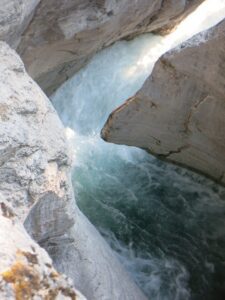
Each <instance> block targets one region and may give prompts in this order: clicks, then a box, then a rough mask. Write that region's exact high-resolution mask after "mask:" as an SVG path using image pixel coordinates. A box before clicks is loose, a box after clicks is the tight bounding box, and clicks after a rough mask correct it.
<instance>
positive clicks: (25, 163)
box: [0, 42, 146, 300]
mask: <svg viewBox="0 0 225 300" xmlns="http://www.w3.org/2000/svg"><path fill="white" fill-rule="evenodd" d="M0 125H1V126H0V154H1V155H0V179H1V180H0V199H4V201H5V202H6V203H9V204H10V206H11V208H12V211H15V212H16V214H17V215H18V220H19V221H20V222H24V224H25V228H26V230H27V232H28V233H29V235H30V236H28V234H27V233H26V232H25V230H24V228H23V227H22V225H21V223H20V225H18V226H17V225H15V226H14V223H13V222H14V221H13V220H11V219H10V220H9V218H8V219H6V218H7V216H11V215H12V216H13V215H14V213H13V212H11V210H9V209H7V206H4V205H5V204H1V203H0V207H3V208H2V211H3V214H4V216H3V217H4V218H3V217H1V216H0V262H2V260H3V261H4V259H5V260H6V262H8V261H9V262H8V263H7V264H6V265H5V264H4V263H3V265H1V264H0V265H1V266H0V273H1V272H3V271H4V270H6V271H7V270H9V273H4V274H6V275H5V281H7V280H8V283H9V284H10V288H12V289H13V288H14V289H17V288H18V289H20V282H21V285H24V284H25V283H24V282H23V281H22V279H21V277H22V275H21V274H23V272H25V274H28V275H26V276H33V275H32V274H33V273H32V274H31V273H29V272H31V271H32V270H33V271H34V280H35V281H34V285H35V286H34V287H33V286H29V287H27V286H25V288H27V289H30V288H31V289H32V290H33V291H32V293H34V294H35V295H36V294H37V295H39V294H38V293H39V290H40V293H42V290H45V288H46V287H45V283H46V284H48V282H49V285H50V287H51V286H52V285H55V287H56V288H57V291H59V293H61V294H63V293H64V292H63V291H64V283H63V285H62V284H61V281H60V282H59V283H57V280H56V282H55V281H54V280H53V279H52V280H53V281H51V280H50V278H48V279H46V281H45V276H51V272H52V271H51V270H50V271H48V266H44V267H43V268H44V270H43V269H41V270H40V272H39V266H38V265H37V269H36V264H35V263H34V264H35V266H33V265H31V264H32V262H29V259H30V258H29V257H30V255H31V259H32V260H33V256H34V255H35V253H36V250H35V251H34V250H32V247H31V246H30V245H33V244H35V243H34V241H33V240H32V239H31V237H32V238H33V239H34V240H35V241H37V242H38V244H39V245H40V246H42V247H43V248H45V250H47V252H48V253H49V254H50V256H51V257H52V259H53V264H54V266H55V267H56V269H57V271H60V272H63V273H65V274H66V275H67V276H69V277H70V278H71V279H72V281H73V284H74V286H76V287H77V288H78V289H79V290H80V291H81V292H83V294H84V295H85V296H86V297H87V299H92V300H97V299H98V300H99V299H102V300H104V299H115V300H117V299H118V300H119V299H124V300H126V299H127V300H128V299H129V300H142V299H143V300H144V299H146V298H145V296H144V295H143V294H142V293H141V291H140V290H139V289H138V287H137V286H136V285H135V283H134V282H133V281H132V280H131V279H130V278H129V276H128V275H127V273H126V272H125V271H124V269H123V268H122V267H121V265H120V264H119V262H118V261H117V259H116V258H115V256H114V254H113V253H112V251H111V249H110V248H109V246H108V245H107V244H106V242H105V241H104V240H103V238H102V237H101V236H100V235H99V233H98V232H97V231H96V230H95V229H94V227H93V226H92V225H91V224H90V223H89V222H88V221H87V219H86V218H85V217H84V215H83V214H82V213H81V212H80V211H79V210H78V208H77V206H76V202H75V199H74V196H73V189H72V186H71V181H70V176H71V174H70V163H71V160H70V154H69V151H68V146H67V142H66V138H65V135H64V128H63V125H62V124H61V122H60V120H59V118H58V116H57V114H56V112H55V110H54V109H53V107H52V105H51V103H50V101H49V99H48V98H47V97H46V96H45V94H44V93H43V92H42V90H41V89H40V88H39V86H38V85H37V84H36V83H35V82H34V81H33V80H32V79H31V78H30V77H29V76H28V75H27V73H26V71H25V69H24V65H23V63H22V61H21V59H20V58H19V56H18V55H17V54H16V53H15V52H14V51H13V50H12V49H10V47H9V46H7V45H6V44H5V43H4V42H0ZM1 205H3V206H1ZM19 221H18V222H19ZM15 224H17V223H15ZM10 231H12V232H11V233H10ZM3 233H4V234H3ZM7 235H9V236H10V237H9V238H8V240H7ZM20 239H21V240H20ZM23 241H24V242H23ZM20 242H21V244H24V245H25V248H23V247H22V246H21V247H20ZM7 243H8V244H7ZM7 245H8V246H7ZM35 245H36V244H35ZM11 246H12V249H8V248H10V247H11ZM35 249H37V251H39V252H40V253H42V254H43V253H45V254H43V256H44V257H43V264H44V262H45V261H50V259H49V258H48V257H47V254H46V252H43V251H44V250H41V249H40V247H38V248H37V245H36V246H35ZM17 250H18V251H17ZM10 251H11V252H10ZM21 251H22V252H23V253H22V252H21ZM24 251H25V252H24ZM21 253H22V254H21ZM24 253H25V254H24ZM26 253H28V254H26ZM30 253H31V254H30ZM11 254H12V255H11ZM42 254H41V255H42ZM8 255H9V257H8ZM26 255H28V258H27V257H26ZM24 256H25V257H24ZM38 260H39V258H38ZM40 263H41V258H40ZM18 264H19V265H18ZM21 264H22V265H21ZM24 264H25V265H24ZM2 266H3V267H4V270H3V269H2V268H3V267H2ZM10 266H11V267H10ZM18 268H19V270H18V271H17V269H18ZM46 268H47V269H46ZM31 269H32V270H31ZM50 269H51V268H50ZM10 270H11V271H12V272H13V273H15V274H16V276H17V275H18V276H19V277H18V280H19V287H18V284H17V278H14V277H13V275H12V274H11V273H10V272H11V271H10ZM7 272H8V271H7ZM37 272H39V273H40V274H39V275H40V276H39V275H37V276H36V275H35V274H36V273H37ZM45 274H46V275H45ZM0 276H1V274H0ZM52 276H53V275H52ZM54 276H56V277H57V276H58V275H54ZM3 277H4V276H3ZM32 278H33V277H32ZM57 278H58V277H57ZM1 280H3V281H4V278H3V279H2V278H0V290H1V287H2V282H1ZM37 282H38V285H39V283H40V284H41V286H40V289H39V287H37V288H36V283H37ZM121 282H123V284H121ZM31 284H33V283H32V281H31ZM3 285H4V282H3ZM65 286H66V282H65ZM46 289H47V288H46ZM3 290H4V297H8V296H7V295H10V297H11V290H10V289H9V293H10V294H7V293H8V287H4V286H3ZM48 290H49V289H47V290H46V291H43V293H45V292H46V293H47V292H48ZM36 291H37V293H36ZM69 291H72V288H71V287H70V288H69V290H68V292H69ZM18 293H20V291H18ZM27 293H31V291H30V292H29V291H27ZM65 293H67V292H66V291H65ZM65 293H64V294H65ZM64 294H63V295H64ZM5 295H6V296H5ZM19 295H20V294H19ZM32 295H33V294H32ZM43 295H45V294H43ZM63 295H62V296H63ZM68 295H69V296H70V294H68ZM71 295H72V294H71ZM4 297H1V291H0V299H6V298H4ZM43 297H44V296H43ZM43 297H42V298H41V299H45V298H43ZM46 297H47V296H46ZM63 297H64V296H63ZM71 297H72V296H71ZM7 299H11V298H7ZM12 299H14V298H13V296H12ZM16 299H25V298H16ZM35 299H37V298H35ZM38 299H39V298H38ZM46 299H52V298H46ZM60 299H64V298H60ZM72 299H75V298H74V296H73V297H72Z"/></svg>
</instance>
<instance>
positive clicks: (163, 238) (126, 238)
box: [52, 0, 225, 300]
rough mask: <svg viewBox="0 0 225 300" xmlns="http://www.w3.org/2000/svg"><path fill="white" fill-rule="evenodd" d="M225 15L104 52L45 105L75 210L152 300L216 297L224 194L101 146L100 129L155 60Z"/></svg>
mask: <svg viewBox="0 0 225 300" xmlns="http://www.w3.org/2000/svg"><path fill="white" fill-rule="evenodd" d="M207 5H208V6H207ZM209 12H210V17H209V16H208V17H207V14H209ZM199 13H200V15H199ZM224 16H225V1H223V0H217V1H216V0H214V1H205V3H204V4H203V5H201V6H200V7H199V8H198V10H197V11H196V12H195V13H194V14H192V16H190V17H188V18H187V20H185V22H183V23H182V24H181V25H180V26H179V27H178V29H177V30H176V31H175V32H173V33H172V34H170V35H169V36H168V37H160V36H154V35H151V34H146V35H143V36H140V37H138V38H136V39H135V40H133V41H130V42H126V41H121V42H118V43H116V44H115V45H113V46H111V47H110V48H108V49H105V50H103V51H102V52H101V53H99V54H97V55H96V56H95V57H94V58H93V59H92V60H91V61H90V62H89V64H88V65H87V66H86V67H84V68H83V69H82V70H81V71H80V72H78V73H77V74H76V75H75V76H74V77H73V78H71V79H70V80H69V81H67V82H66V83H65V84H64V85H63V86H62V87H61V88H59V89H58V91H57V92H56V93H55V95H54V96H53V97H52V100H53V104H54V106H55V108H56V110H57V111H58V114H59V116H60V117H61V119H62V121H63V123H64V124H65V126H66V127H67V128H66V134H67V137H68V140H69V142H70V145H71V149H72V151H73V156H74V170H73V184H74V191H75V196H76V200H77V202H78V205H79V207H80V208H81V210H82V211H83V212H84V213H85V214H86V215H87V217H88V218H89V219H90V221H91V222H92V223H93V224H94V225H95V226H96V227H97V228H98V229H99V230H100V232H101V233H102V234H103V236H104V237H105V238H106V240H107V241H108V242H109V244H110V245H111V247H112V248H113V249H114V250H115V252H116V254H117V255H118V257H119V259H120V260H121V262H122V263H123V264H124V266H125V268H126V269H127V270H128V272H130V273H131V275H132V276H133V278H134V279H135V281H136V282H137V283H138V285H139V286H140V287H141V288H142V290H143V291H144V292H145V293H146V295H147V296H148V297H149V299H151V300H156V299H157V300H175V299H176V300H188V299H198V300H202V299H204V300H207V299H210V300H219V299H225V287H224V282H225V270H224V261H225V189H224V188H222V187H219V186H217V185H216V184H214V183H212V182H211V181H209V180H206V179H204V178H202V177H201V176H198V175H196V174H193V173H191V172H188V171H186V170H184V169H181V168H177V167H174V166H171V165H167V164H165V163H163V162H160V161H158V160H157V159H155V158H153V157H151V156H150V155H148V154H146V153H145V152H144V151H142V150H140V149H136V148H132V147H126V146H118V145H113V144H108V143H105V142H104V141H102V140H101V139H100V130H101V128H102V126H103V124H104V123H105V121H106V119H107V117H108V115H109V114H110V112H111V111H112V110H114V109H115V108H116V107H117V106H119V105H120V104H121V103H123V102H124V101H125V100H126V99H127V98H129V97H130V96H132V95H133V94H135V93H136V91H137V90H138V89H139V88H140V87H141V86H142V84H143V82H144V81H145V79H146V78H147V77H148V76H149V74H150V73H151V71H152V68H153V66H154V63H155V61H156V60H157V59H158V57H159V56H160V55H161V54H162V53H164V52H165V51H167V50H168V49H170V48H171V47H172V46H174V45H177V44H179V43H180V42H181V41H182V40H186V39H187V38H189V37H191V36H192V35H193V34H194V33H196V32H198V31H200V30H201V29H202V28H207V27H210V26H212V25H213V24H215V23H217V22H219V20H221V19H223V18H224ZM190 24H195V26H190Z"/></svg>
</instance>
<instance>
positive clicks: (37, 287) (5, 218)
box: [0, 199, 85, 300]
mask: <svg viewBox="0 0 225 300" xmlns="http://www.w3.org/2000/svg"><path fill="white" fill-rule="evenodd" d="M0 299H1V300H14V299H16V300H24V299H62V300H63V299H65V300H69V299H71V300H85V298H84V297H83V296H82V295H81V294H80V293H79V292H77V291H75V290H74V288H73V286H72V284H71V283H69V282H68V279H67V278H66V277H65V276H62V275H60V274H59V273H58V272H56V270H55V269H54V268H53V266H52V261H51V259H50V258H49V256H48V254H47V253H46V251H45V250H44V249H42V248H40V247H39V246H38V245H37V244H36V243H35V242H34V241H33V240H32V239H31V238H30V237H29V235H28V234H27V232H26V231H25V229H24V227H23V225H22V224H21V223H20V221H19V219H18V218H17V216H16V215H15V213H14V211H13V210H12V208H11V207H10V205H9V203H7V202H6V201H5V200H3V199H1V200H0Z"/></svg>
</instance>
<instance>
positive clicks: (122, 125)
mask: <svg viewBox="0 0 225 300" xmlns="http://www.w3.org/2000/svg"><path fill="white" fill-rule="evenodd" d="M224 49H225V22H224V21H222V22H221V23H220V24H219V25H217V26H215V27H214V28H212V29H209V30H208V31H205V32H202V33H199V34H198V35H196V36H194V37H193V38H192V39H190V40H188V41H187V42H185V43H183V44H182V45H180V46H178V47H177V48H175V49H174V50H172V51H169V52H168V53H166V54H165V55H163V56H162V57H161V58H160V59H159V61H158V62H157V63H156V65H155V67H154V70H153V73H152V74H151V75H150V76H149V78H148V79H147V80H146V81H145V83H144V85H143V87H142V88H141V89H140V90H139V91H138V92H137V94H136V95H135V96H134V97H132V98H131V99H128V101H127V102H125V103H124V104H123V105H122V106H121V107H119V108H118V109H116V110H115V111H114V112H112V114H111V115H110V117H109V119H108V121H107V123H106V124H105V126H104V128H103V130H102V137H103V139H105V140H107V141H109V142H113V143H118V144H127V145H132V146H137V147H140V148H144V149H146V150H147V151H149V152H150V153H152V154H153V155H156V156H158V157H160V158H162V159H165V160H167V161H170V162H173V163H176V164H181V165H183V166H185V167H188V168H191V169H194V170H196V171H198V172H201V173H203V174H205V175H207V176H210V177H211V178H213V179H215V180H216V181H218V182H220V183H222V184H225V181H224V174H225V93H224V92H225V85H224V82H225V75H224V74H225V73H224V69H225V63H224V62H225V50H224Z"/></svg>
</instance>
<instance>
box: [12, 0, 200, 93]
mask: <svg viewBox="0 0 225 300" xmlns="http://www.w3.org/2000/svg"><path fill="white" fill-rule="evenodd" d="M8 1H9V2H15V0H8ZM23 1H25V0H23ZM34 1H35V0H34ZM202 1H203V0H166V1H162V0H120V1H117V0H67V1H62V0H42V1H40V3H39V5H38V6H37V7H36V9H35V11H34V12H33V18H32V20H31V21H30V23H29V25H28V26H27V28H26V30H25V31H24V32H23V35H22V38H21V40H20V44H19V46H18V48H17V50H18V52H19V53H20V55H21V56H22V59H23V61H24V63H25V65H26V68H27V70H28V73H29V74H30V75H31V76H32V77H33V78H34V79H35V80H36V81H37V82H38V83H39V84H40V86H41V87H42V88H43V89H44V90H45V91H46V92H47V93H48V94H51V93H52V92H53V91H54V90H55V89H56V88H57V87H58V86H59V85H60V84H61V83H63V82H64V81H65V80H66V79H68V78H69V77H71V75H72V74H74V73H75V72H76V71H78V70H79V69H80V68H81V67H82V66H84V65H85V64H86V62H87V61H88V60H89V59H90V58H91V57H92V56H93V55H94V54H95V53H96V52H97V51H99V50H101V49H103V48H105V47H106V46H108V45H110V44H112V43H114V42H115V41H118V40H120V39H122V38H131V37H133V36H134V35H137V34H140V33H143V32H150V31H154V30H158V29H162V30H164V28H165V27H166V29H168V28H167V27H168V26H169V27H170V28H171V27H174V26H175V24H176V23H177V22H179V21H181V19H182V18H183V17H184V16H185V15H186V14H188V13H189V12H190V11H191V10H193V9H194V8H195V7H196V6H197V5H199V4H200V3H201V2H202ZM162 30H161V31H162ZM164 31H165V30H164Z"/></svg>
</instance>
